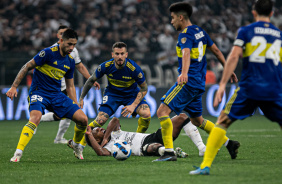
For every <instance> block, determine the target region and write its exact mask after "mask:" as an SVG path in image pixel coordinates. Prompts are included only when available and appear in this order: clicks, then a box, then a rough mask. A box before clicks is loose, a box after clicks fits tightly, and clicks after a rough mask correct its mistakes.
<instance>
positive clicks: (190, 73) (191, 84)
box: [154, 2, 237, 161]
mask: <svg viewBox="0 0 282 184" xmlns="http://www.w3.org/2000/svg"><path fill="white" fill-rule="evenodd" d="M169 10H170V12H171V18H172V20H171V23H172V25H173V26H174V27H175V29H176V30H177V31H181V33H180V34H179V36H178V43H177V46H176V51H177V56H178V63H179V67H178V72H179V76H178V78H177V82H176V83H175V85H174V86H172V87H171V88H170V89H169V91H168V92H167V93H166V94H165V95H164V96H163V97H162V99H161V101H162V104H161V105H160V107H159V109H158V111H157V116H158V118H159V120H160V124H161V127H162V137H163V142H164V146H165V148H166V152H165V154H164V155H163V156H161V157H160V158H159V159H157V160H154V161H176V159H177V158H176V156H175V154H174V150H173V139H172V132H173V126H172V123H171V119H170V118H169V115H170V113H171V112H172V111H174V112H175V113H176V114H177V115H179V113H181V111H182V110H185V111H186V112H188V114H189V117H190V119H191V122H192V123H193V124H194V125H196V126H198V127H200V128H202V129H203V130H205V131H206V132H207V133H209V132H210V131H211V130H212V128H213V127H214V124H213V123H212V122H211V121H209V120H206V119H204V118H203V117H202V99H201V98H202V95H203V93H204V92H205V76H206V66H207V61H206V56H205V53H206V48H208V49H209V50H211V51H212V52H213V54H214V55H215V56H216V57H217V58H218V60H219V61H220V62H221V64H222V65H224V63H225V58H224V56H223V54H222V53H221V51H220V50H219V49H218V48H217V46H216V45H215V44H214V43H213V41H212V40H211V39H210V37H209V35H208V34H207V33H206V32H205V31H204V30H203V29H202V28H200V27H199V26H197V25H193V24H192V23H191V22H190V16H191V15H192V12H193V10H192V6H191V5H190V4H189V3H186V2H178V3H174V4H172V5H171V6H170V7H169ZM233 80H235V82H237V77H236V75H235V74H234V73H233ZM225 143H226V146H227V148H228V151H229V153H230V154H231V157H232V158H234V157H236V153H234V151H233V150H234V144H233V143H234V141H231V140H229V139H228V138H227V137H225Z"/></svg>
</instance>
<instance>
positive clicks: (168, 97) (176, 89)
mask: <svg viewBox="0 0 282 184" xmlns="http://www.w3.org/2000/svg"><path fill="white" fill-rule="evenodd" d="M184 85H185V84H182V85H181V86H180V85H178V86H176V88H174V89H173V90H172V92H171V93H170V94H169V95H168V96H167V97H166V98H165V100H164V103H165V104H169V103H170V102H171V100H172V99H173V98H174V97H175V96H176V95H177V94H178V92H179V91H180V90H181V89H182V88H183V86H184Z"/></svg>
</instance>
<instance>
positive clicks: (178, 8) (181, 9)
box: [169, 2, 193, 19]
mask: <svg viewBox="0 0 282 184" xmlns="http://www.w3.org/2000/svg"><path fill="white" fill-rule="evenodd" d="M169 11H170V12H174V13H176V14H183V16H184V18H185V19H188V18H190V17H191V15H192V13H193V8H192V6H191V5H190V4H189V3H187V2H177V3H173V4H172V5H170V7H169Z"/></svg>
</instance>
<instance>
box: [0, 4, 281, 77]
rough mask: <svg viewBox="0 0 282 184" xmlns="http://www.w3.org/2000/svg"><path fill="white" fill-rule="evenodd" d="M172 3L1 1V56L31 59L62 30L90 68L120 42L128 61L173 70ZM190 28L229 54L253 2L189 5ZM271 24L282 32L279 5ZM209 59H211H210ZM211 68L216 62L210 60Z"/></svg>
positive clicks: (102, 59)
mask: <svg viewBox="0 0 282 184" xmlns="http://www.w3.org/2000/svg"><path fill="white" fill-rule="evenodd" d="M173 2H176V1H172V0H1V1H0V52H1V51H2V52H6V51H12V52H18V51H19V52H26V53H29V54H30V56H33V55H34V54H36V53H37V52H38V51H39V50H41V49H43V48H45V47H49V46H51V45H52V44H54V43H55V42H56V41H57V37H56V32H57V29H58V27H59V25H60V24H64V25H67V26H69V27H72V28H73V29H75V30H76V31H77V33H78V35H79V39H78V44H77V49H78V50H79V52H80V56H81V58H82V59H83V61H84V62H85V64H86V65H87V62H90V61H91V62H93V61H96V60H99V61H100V62H102V61H104V60H107V59H109V57H110V51H111V46H112V45H113V43H114V42H116V41H124V42H125V43H127V45H128V49H129V57H130V58H132V59H134V60H137V61H141V62H142V63H146V62H147V63H148V61H150V62H152V61H155V63H157V62H158V63H159V64H161V65H167V64H169V65H173V64H175V62H176V57H175V45H176V40H177V37H178V34H177V33H176V31H175V30H174V28H173V27H172V26H171V24H170V13H169V11H168V7H169V5H170V4H171V3H173ZM189 2H190V3H191V4H192V5H193V10H194V14H193V15H192V17H191V20H192V23H193V24H197V25H199V26H201V27H203V28H204V29H205V30H206V31H207V32H208V34H209V35H210V36H211V38H212V40H213V41H214V42H215V43H216V44H217V46H218V47H219V49H220V50H221V51H222V52H223V53H224V54H225V56H226V55H227V54H228V52H229V50H230V48H231V47H232V42H233V41H234V38H235V36H236V32H237V29H238V28H239V27H240V26H241V25H247V24H249V23H250V22H252V21H253V17H252V15H251V14H250V13H249V12H250V9H251V8H252V7H251V4H252V1H245V0H232V1H231V0H189ZM276 4H277V5H276V9H275V14H274V17H272V22H273V23H274V24H275V25H276V26H277V27H279V28H280V29H282V14H281V12H282V6H281V4H282V3H280V4H279V3H278V2H277V3H276ZM207 57H209V55H207ZM209 61H210V62H209V67H210V68H211V69H213V70H215V72H216V70H217V68H220V67H218V66H217V65H218V64H217V62H215V60H214V59H213V58H209Z"/></svg>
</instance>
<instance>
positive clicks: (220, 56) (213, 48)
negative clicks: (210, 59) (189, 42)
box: [208, 44, 238, 83]
mask: <svg viewBox="0 0 282 184" xmlns="http://www.w3.org/2000/svg"><path fill="white" fill-rule="evenodd" d="M208 49H209V50H210V51H212V53H213V54H214V55H215V57H216V58H217V59H218V60H219V62H220V63H221V65H222V66H223V67H225V58H224V56H223V54H222V52H221V51H220V50H219V49H218V47H217V46H216V45H215V44H213V45H212V46H211V47H208ZM233 82H238V78H237V76H236V74H235V73H234V72H233V73H232V75H231V83H233Z"/></svg>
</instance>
